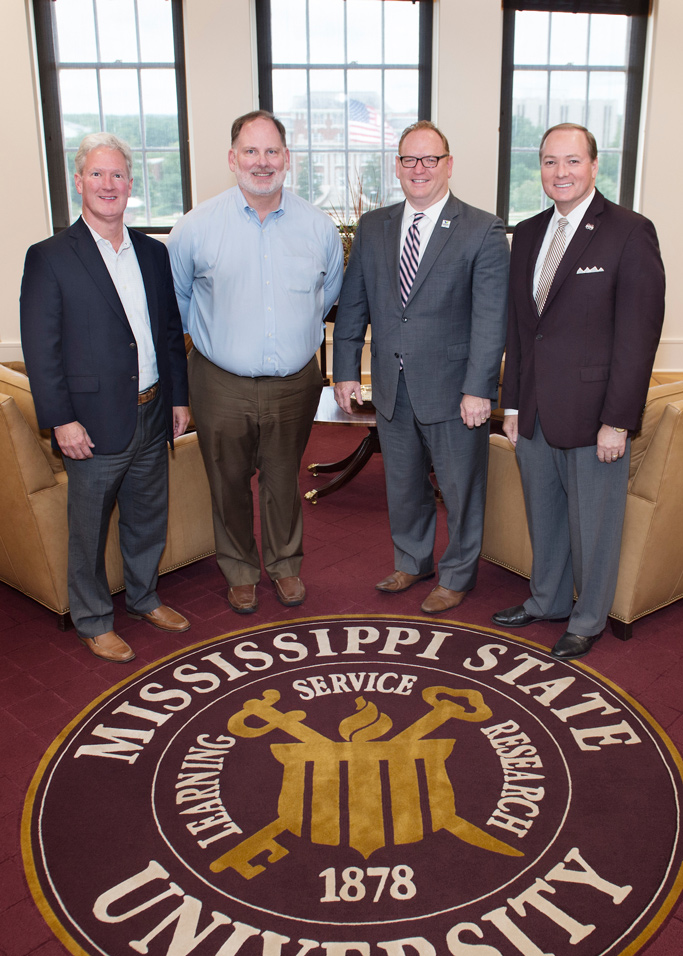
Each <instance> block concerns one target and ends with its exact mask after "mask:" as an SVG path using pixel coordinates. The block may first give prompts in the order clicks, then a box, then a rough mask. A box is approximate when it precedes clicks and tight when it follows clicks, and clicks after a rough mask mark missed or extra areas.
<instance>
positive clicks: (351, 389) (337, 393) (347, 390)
mask: <svg viewBox="0 0 683 956" xmlns="http://www.w3.org/2000/svg"><path fill="white" fill-rule="evenodd" d="M354 394H355V396H356V403H357V404H358V405H362V404H363V397H362V395H361V392H360V382H337V384H336V385H335V386H334V397H335V400H336V402H337V405H339V407H340V408H342V409H343V410H344V411H345V412H348V413H349V415H350V414H351V413H352V411H353V409H352V408H351V396H352V395H354Z"/></svg>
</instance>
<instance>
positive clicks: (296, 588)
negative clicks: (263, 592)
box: [273, 574, 306, 607]
mask: <svg viewBox="0 0 683 956" xmlns="http://www.w3.org/2000/svg"><path fill="white" fill-rule="evenodd" d="M273 584H274V585H275V593H276V594H277V599H278V601H279V602H280V604H284V606H285V607H296V606H297V604H303V603H304V598H305V597H306V588H305V587H304V582H303V581H302V580H301V578H298V577H297V576H296V575H294V574H292V575H290V576H289V577H286V578H278V579H277V581H273Z"/></svg>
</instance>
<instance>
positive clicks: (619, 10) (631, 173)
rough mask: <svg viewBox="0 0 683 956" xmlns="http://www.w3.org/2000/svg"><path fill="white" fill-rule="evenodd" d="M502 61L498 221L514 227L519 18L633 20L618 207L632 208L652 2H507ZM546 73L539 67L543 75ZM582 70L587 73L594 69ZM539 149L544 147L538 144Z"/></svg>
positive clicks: (584, 0) (550, 65)
mask: <svg viewBox="0 0 683 956" xmlns="http://www.w3.org/2000/svg"><path fill="white" fill-rule="evenodd" d="M503 6H504V9H503V56H502V67H501V106H500V147H499V154H498V195H497V204H496V211H497V215H498V216H499V217H500V218H501V219H502V220H503V222H504V223H505V228H506V229H507V231H508V232H510V233H513V232H514V230H515V227H514V225H512V226H511V225H510V224H509V221H508V220H509V213H510V175H511V167H512V162H511V158H512V119H513V99H512V96H513V82H514V72H515V62H514V53H515V15H516V13H517V12H518V11H519V12H522V11H527V10H535V11H539V12H546V13H603V14H604V13H608V14H619V15H622V16H628V17H630V19H631V29H630V38H629V52H628V64H627V67H626V100H625V106H624V139H623V148H622V162H621V180H620V184H619V205H621V206H625V207H626V208H627V209H632V208H633V201H634V197H635V186H636V172H637V161H638V145H639V133H640V115H641V106H642V98H643V80H644V74H645V54H646V47H647V19H648V7H649V3H648V0H504V3H503ZM543 68H544V67H543V66H539V67H538V69H540V70H542V69H543ZM555 68H557V69H559V68H560V65H559V64H558V65H557V66H555V65H554V64H548V67H547V69H555ZM562 69H563V70H565V71H566V70H567V69H568V67H567V66H566V65H563V66H562ZM576 69H577V70H583V71H588V70H590V67H589V66H587V65H586V66H580V67H577V68H576ZM539 145H540V144H539Z"/></svg>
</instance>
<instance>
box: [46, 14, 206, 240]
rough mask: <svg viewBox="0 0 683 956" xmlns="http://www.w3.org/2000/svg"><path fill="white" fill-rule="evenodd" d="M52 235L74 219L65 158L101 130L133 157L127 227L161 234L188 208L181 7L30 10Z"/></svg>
mask: <svg viewBox="0 0 683 956" xmlns="http://www.w3.org/2000/svg"><path fill="white" fill-rule="evenodd" d="M34 12H35V22H36V42H37V49H38V60H39V71H40V80H41V92H42V99H43V118H44V125H45V133H46V143H47V154H48V156H47V158H48V175H49V181H50V194H51V200H52V213H53V224H54V228H55V231H57V230H58V229H62V228H64V227H65V226H67V225H69V223H71V222H73V221H74V220H75V219H76V218H77V217H78V215H79V214H80V208H81V203H80V197H79V195H78V193H77V192H76V188H75V185H74V158H75V155H76V151H77V149H78V145H79V143H80V141H81V140H82V138H83V137H84V136H85V135H86V134H87V133H92V132H98V131H100V130H105V131H107V132H110V133H114V134H115V135H116V136H118V137H119V138H121V139H123V140H125V141H126V142H127V143H128V144H129V145H130V147H131V149H132V151H133V179H134V183H133V192H132V195H131V197H130V199H129V201H128V207H127V210H126V223H127V224H128V225H131V226H136V227H138V228H143V229H145V230H146V231H148V232H168V231H169V230H170V229H171V227H172V226H173V224H174V223H175V222H176V220H177V219H178V218H179V216H181V215H182V214H183V212H184V211H186V210H187V209H188V208H189V206H190V196H189V154H188V149H187V119H186V107H185V79H184V59H183V56H184V54H183V42H182V17H181V2H180V0H170V2H169V0H34Z"/></svg>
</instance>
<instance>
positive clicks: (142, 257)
mask: <svg viewBox="0 0 683 956" xmlns="http://www.w3.org/2000/svg"><path fill="white" fill-rule="evenodd" d="M130 237H131V241H132V243H133V247H134V249H135V254H136V256H137V259H138V263H139V265H140V271H141V272H142V278H143V281H144V284H145V292H146V294H147V306H148V309H149V317H150V322H151V328H152V337H153V340H154V346H155V349H156V358H157V366H158V370H159V382H160V385H161V393H162V400H163V403H164V412H165V417H166V432H167V436H168V439H169V441H171V442H172V440H173V406H174V405H187V404H188V394H187V360H186V357H185V344H184V339H183V330H182V326H181V322H180V314H179V312H178V305H177V302H176V299H175V293H174V290H173V279H172V276H171V267H170V264H169V259H168V253H167V251H166V247H165V246H164V245H163V244H162V243H160V242H158V241H157V240H156V239H151V238H150V237H149V236H146V235H143V234H142V233H140V232H136V231H135V230H133V229H131V230H130ZM21 340H22V347H23V351H24V359H25V362H26V370H27V372H28V375H29V378H30V380H31V391H32V394H33V400H34V402H35V406H36V414H37V416H38V425H39V426H40V427H41V428H52V427H54V426H55V425H64V424H66V423H67V422H72V421H78V422H80V423H81V424H82V425H83V426H84V428H85V429H86V430H87V432H88V434H89V435H90V438H91V439H92V441H93V442H94V443H95V447H94V448H93V454H100V455H104V454H113V453H116V452H120V451H123V450H124V449H125V448H126V447H127V445H128V444H129V442H130V440H131V438H132V437H133V432H134V430H135V425H136V421H137V396H138V351H137V346H136V343H135V337H134V335H133V333H132V331H131V328H130V325H129V323H128V319H127V318H126V313H125V311H124V309H123V306H122V304H121V300H120V299H119V297H118V295H117V292H116V289H115V287H114V283H113V282H112V279H111V276H110V275H109V272H108V270H107V267H106V265H105V263H104V260H103V259H102V256H101V255H100V252H99V249H98V248H97V244H96V242H95V240H94V239H93V237H92V235H91V233H90V230H89V229H88V227H87V226H86V224H85V222H83V220H82V219H78V220H77V221H76V222H75V223H74V224H73V225H72V226H70V227H69V228H68V229H65V230H64V231H63V232H60V233H58V234H57V235H56V236H52V237H51V238H50V239H45V240H44V241H43V242H39V243H37V244H36V245H34V246H31V248H30V249H29V250H28V252H27V254H26V262H25V265H24V277H23V280H22V284H21Z"/></svg>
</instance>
